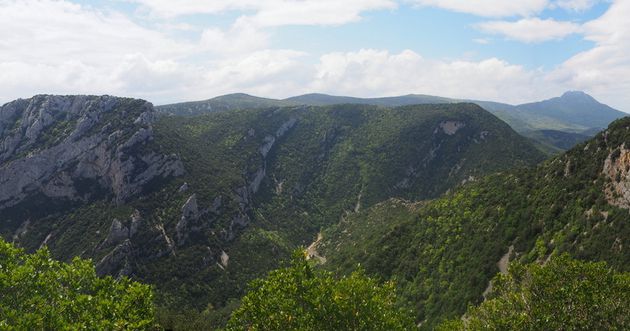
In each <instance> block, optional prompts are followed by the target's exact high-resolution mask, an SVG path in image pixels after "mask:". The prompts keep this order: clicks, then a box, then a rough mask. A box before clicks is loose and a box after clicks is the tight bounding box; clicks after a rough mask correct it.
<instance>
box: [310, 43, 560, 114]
mask: <svg viewBox="0 0 630 331" xmlns="http://www.w3.org/2000/svg"><path fill="white" fill-rule="evenodd" d="M317 68H318V69H317V74H316V78H315V80H314V83H313V84H312V85H311V88H312V89H313V90H316V91H324V92H330V93H341V94H349V95H355V96H365V97H367V96H385V95H398V94H407V93H419V92H421V93H425V94H434V95H441V96H450V97H460V98H464V97H465V98H472V99H490V100H500V101H505V102H523V101H526V100H532V99H531V98H532V97H533V96H540V95H541V94H542V95H549V96H551V95H553V93H554V92H558V91H557V90H554V89H547V91H542V90H541V89H538V88H537V87H536V86H537V82H539V81H540V80H542V75H541V73H539V72H537V71H534V72H531V71H528V70H526V69H525V68H523V67H521V66H518V65H512V64H509V63H507V62H505V61H501V60H499V59H496V58H489V59H485V60H482V61H477V62H475V61H462V60H458V61H440V60H431V59H426V58H424V57H422V56H421V55H419V54H417V53H415V52H413V51H411V50H405V51H403V52H401V53H398V54H392V53H390V52H388V51H385V50H374V49H364V50H360V51H358V52H348V53H331V54H326V55H324V56H322V57H321V59H320V63H319V64H318V66H317ZM507 86H509V88H506V87H507Z"/></svg>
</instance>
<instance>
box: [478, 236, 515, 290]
mask: <svg viewBox="0 0 630 331" xmlns="http://www.w3.org/2000/svg"><path fill="white" fill-rule="evenodd" d="M512 251H514V245H510V247H509V248H508V251H507V253H505V255H503V256H502V257H501V259H500V260H499V262H497V267H499V272H501V273H502V274H504V275H505V274H507V272H508V266H509V265H510V255H512ZM490 292H492V281H490V282H489V283H488V287H486V290H485V291H483V298H484V299H485V298H486V297H487V296H488V294H489V293H490Z"/></svg>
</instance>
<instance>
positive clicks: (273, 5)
mask: <svg viewBox="0 0 630 331" xmlns="http://www.w3.org/2000/svg"><path fill="white" fill-rule="evenodd" d="M129 1H133V2H137V3H140V4H141V5H142V6H143V8H144V9H145V10H147V11H148V12H149V13H151V14H152V15H154V16H158V17H177V16H183V15H190V14H218V13H223V12H227V11H250V12H253V14H251V15H245V16H242V17H241V19H240V21H246V22H247V23H248V24H254V25H255V26H259V27H269V26H283V25H341V24H346V23H350V22H355V21H358V20H360V19H361V13H362V12H365V11H369V10H377V9H392V8H395V7H396V1H395V0H343V1H339V0H179V1H172V0H129Z"/></svg>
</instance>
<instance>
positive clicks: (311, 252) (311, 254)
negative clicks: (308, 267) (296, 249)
mask: <svg viewBox="0 0 630 331" xmlns="http://www.w3.org/2000/svg"><path fill="white" fill-rule="evenodd" d="M323 238H324V237H323V236H322V233H321V232H320V233H318V234H317V240H315V241H314V242H313V243H312V244H310V245H309V246H308V247H307V248H306V258H307V259H308V260H310V259H317V261H319V263H320V264H324V263H326V257H324V256H321V255H319V252H318V251H317V246H318V245H319V243H320V242H321V241H322V239H323Z"/></svg>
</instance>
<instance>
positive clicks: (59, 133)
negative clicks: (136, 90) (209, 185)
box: [0, 95, 184, 209]
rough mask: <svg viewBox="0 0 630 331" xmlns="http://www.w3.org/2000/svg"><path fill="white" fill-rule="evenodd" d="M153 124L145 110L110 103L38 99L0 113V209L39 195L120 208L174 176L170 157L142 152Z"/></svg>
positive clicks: (177, 169) (177, 168) (127, 102)
mask: <svg viewBox="0 0 630 331" xmlns="http://www.w3.org/2000/svg"><path fill="white" fill-rule="evenodd" d="M153 118H154V110H153V106H152V105H151V104H150V103H148V102H146V101H142V100H135V99H126V98H116V97H111V96H50V95H39V96H35V97H33V98H31V99H27V100H22V99H20V100H17V101H14V102H11V103H8V104H6V105H4V106H2V107H1V108H0V209H4V208H7V207H11V206H14V205H16V204H18V203H20V202H21V201H23V200H24V199H26V198H27V197H29V196H33V195H36V194H40V193H41V194H43V195H44V196H47V197H49V198H56V199H67V200H73V201H77V200H88V199H89V198H90V197H91V195H92V194H93V192H96V191H105V192H107V194H109V195H110V196H111V197H112V200H114V201H115V202H117V203H122V202H124V201H126V200H128V199H129V198H131V197H133V196H135V195H137V194H139V193H141V192H142V190H143V189H144V187H145V185H146V184H147V183H149V182H150V181H152V180H154V179H156V178H167V177H170V176H179V175H182V174H183V172H184V168H183V164H182V162H181V161H180V159H179V157H178V156H176V155H163V154H159V153H158V152H155V151H153V150H151V149H149V148H144V147H145V146H146V145H147V144H149V143H150V142H151V141H152V140H153V128H152V127H151V123H152V121H153ZM112 123H117V124H116V125H112Z"/></svg>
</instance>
